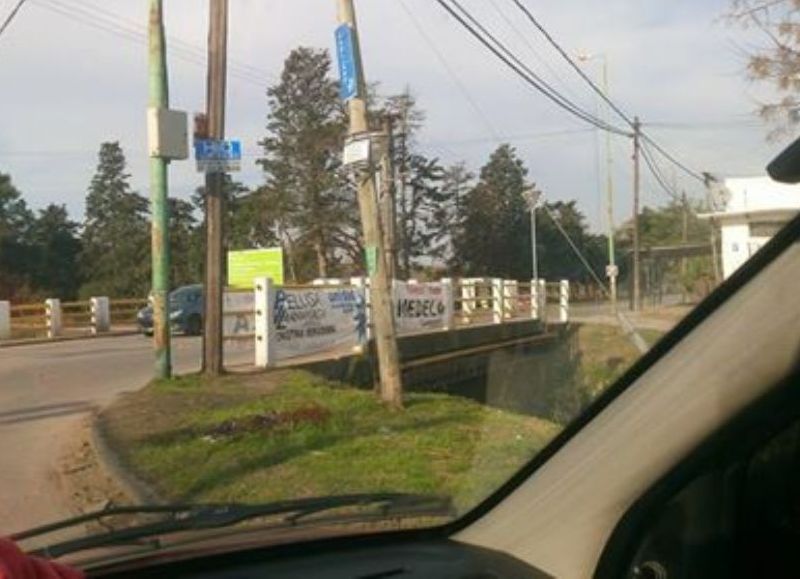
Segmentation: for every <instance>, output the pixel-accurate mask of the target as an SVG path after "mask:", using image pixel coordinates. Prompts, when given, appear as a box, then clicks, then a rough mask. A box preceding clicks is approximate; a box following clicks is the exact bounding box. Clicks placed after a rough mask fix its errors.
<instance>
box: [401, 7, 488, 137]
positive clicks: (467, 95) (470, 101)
mask: <svg viewBox="0 0 800 579" xmlns="http://www.w3.org/2000/svg"><path fill="white" fill-rule="evenodd" d="M400 7H401V8H402V9H403V11H404V12H405V13H406V15H407V16H408V18H409V20H411V24H412V25H413V26H414V28H415V29H416V30H417V32H418V33H419V35H420V36H421V37H422V39H423V41H424V42H425V44H427V45H428V48H430V50H431V52H433V54H434V56H436V59H437V60H438V61H439V64H441V65H442V67H443V68H444V69H445V72H447V75H448V76H449V77H450V80H451V81H452V82H453V84H455V85H456V88H458V91H459V92H460V93H461V95H462V96H463V97H464V99H465V100H466V101H467V103H468V104H469V105H470V107H471V108H472V110H473V111H474V112H475V114H476V115H477V117H478V118H479V119H480V120H481V122H482V123H483V125H484V126H485V127H486V130H487V131H488V132H489V133H490V134H491V135H492V136H493V137H495V138H498V136H499V134H498V132H497V131H496V130H495V128H494V126H493V125H492V123H491V122H490V121H489V118H488V117H487V116H486V113H484V112H483V109H481V107H480V106H478V103H477V102H476V101H475V99H474V98H472V95H471V94H470V93H469V91H468V90H467V87H466V86H465V85H464V83H462V82H461V79H460V78H459V77H458V75H457V74H456V72H455V70H453V67H451V66H450V63H449V62H447V59H446V58H445V56H444V54H443V53H442V52H441V51H440V50H439V49H438V48H437V46H436V44H435V43H434V42H433V39H432V38H431V37H430V36H429V35H428V33H427V32H426V31H425V29H424V28H423V27H422V24H420V22H419V20H418V19H417V17H416V16H414V12H412V11H411V10H410V9H409V7H408V5H407V4H406V2H405V0H400Z"/></svg>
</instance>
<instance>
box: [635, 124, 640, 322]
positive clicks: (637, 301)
mask: <svg viewBox="0 0 800 579" xmlns="http://www.w3.org/2000/svg"><path fill="white" fill-rule="evenodd" d="M641 133H642V124H641V123H640V122H639V117H634V119H633V311H635V312H638V311H639V310H641V309H642V293H641V292H642V288H641V279H640V277H641V256H640V255H639V180H640V177H639V157H640V151H639V147H640V146H641Z"/></svg>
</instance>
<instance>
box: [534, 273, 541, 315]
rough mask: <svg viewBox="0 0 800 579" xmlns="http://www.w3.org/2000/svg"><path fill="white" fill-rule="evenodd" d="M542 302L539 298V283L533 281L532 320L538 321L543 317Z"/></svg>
mask: <svg viewBox="0 0 800 579" xmlns="http://www.w3.org/2000/svg"><path fill="white" fill-rule="evenodd" d="M541 305H542V304H541V300H540V298H539V283H538V282H537V281H536V280H535V279H532V280H531V319H533V320H538V319H539V317H540V316H541V309H542V308H541Z"/></svg>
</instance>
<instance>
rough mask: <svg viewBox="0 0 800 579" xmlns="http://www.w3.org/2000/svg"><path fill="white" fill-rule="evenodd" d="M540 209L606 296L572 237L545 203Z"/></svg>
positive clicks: (603, 286) (606, 291)
mask: <svg viewBox="0 0 800 579" xmlns="http://www.w3.org/2000/svg"><path fill="white" fill-rule="evenodd" d="M542 207H543V208H544V210H545V212H546V213H547V215H548V216H549V217H550V220H551V221H552V222H553V224H554V225H555V226H556V228H557V229H558V230H559V231H560V232H561V235H563V236H564V239H566V240H567V243H568V244H569V246H570V247H571V248H572V251H574V252H575V255H577V256H578V259H579V260H581V263H583V265H584V267H585V268H586V270H587V271H588V272H589V274H591V276H592V277H593V278H594V280H595V281H596V282H597V284H598V285H599V286H600V288H601V289H602V290H603V292H604V293H605V294H606V295H608V294H609V292H608V288H607V287H606V284H605V283H603V280H601V279H600V276H598V275H597V273H595V271H594V269H593V268H592V266H591V265H589V260H587V259H586V257H584V255H583V253H582V252H581V250H580V249H578V246H577V244H576V243H575V242H574V241H573V240H572V237H570V235H569V233H567V231H566V229H564V227H563V226H562V225H561V223H560V222H559V221H558V219H556V216H555V215H553V210H552V209H550V208H549V207H548V206H547V203H542Z"/></svg>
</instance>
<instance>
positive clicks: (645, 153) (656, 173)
mask: <svg viewBox="0 0 800 579" xmlns="http://www.w3.org/2000/svg"><path fill="white" fill-rule="evenodd" d="M641 151H642V158H643V159H644V162H645V165H646V166H647V168H648V169H649V170H650V173H651V174H652V175H653V177H654V178H655V180H656V183H658V185H659V186H660V187H661V189H662V190H663V191H664V192H665V193H666V194H667V195H668V196H669V197H671V198H672V199H673V200H675V201H679V200H680V195H678V194H677V193H676V192H675V191H674V190H673V189H672V188H671V187H669V186H668V185H667V183H666V180H665V179H664V176H663V175H662V174H661V171H660V170H659V169H658V166H657V165H656V163H655V161H654V160H653V158H652V154H651V153H650V151H649V149H648V148H647V146H646V145H645V143H642V148H641Z"/></svg>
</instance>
